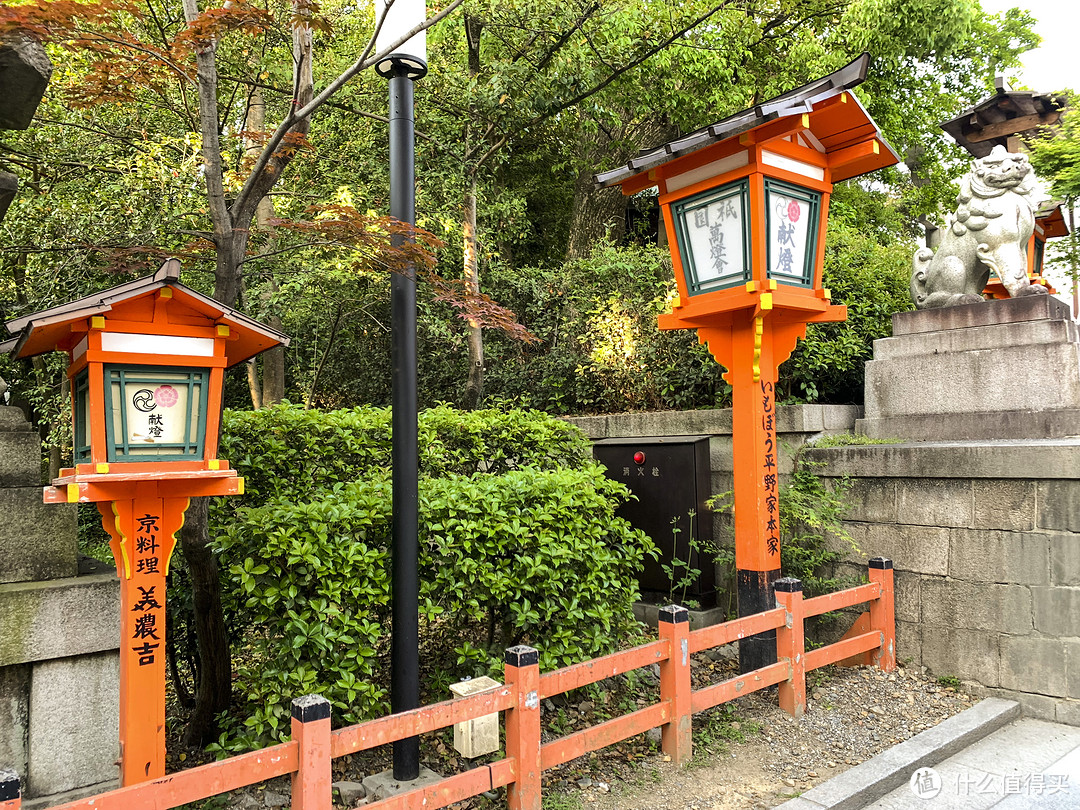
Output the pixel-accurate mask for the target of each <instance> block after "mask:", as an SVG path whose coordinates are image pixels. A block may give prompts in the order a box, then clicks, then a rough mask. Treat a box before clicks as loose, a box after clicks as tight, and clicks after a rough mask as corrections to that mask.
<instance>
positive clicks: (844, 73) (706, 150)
mask: <svg viewBox="0 0 1080 810" xmlns="http://www.w3.org/2000/svg"><path fill="white" fill-rule="evenodd" d="M868 67H869V55H867V54H863V55H862V56H861V57H859V58H858V59H856V60H855V61H853V62H852V63H851V64H849V65H847V66H846V67H844V68H842V69H840V70H838V71H836V72H835V73H833V74H830V75H829V76H825V77H823V78H821V79H819V80H817V81H815V82H811V83H810V84H808V85H805V86H803V87H800V88H797V89H795V90H792V91H790V92H788V93H785V94H784V95H782V96H778V97H777V98H774V99H770V100H768V101H766V102H763V103H761V104H759V105H757V106H755V107H754V108H753V109H750V110H744V111H743V112H740V113H736V114H735V115H732V116H730V117H728V118H726V119H724V120H722V121H719V122H717V123H715V124H712V125H711V126H708V127H705V128H703V129H701V130H698V131H697V132H694V133H691V134H690V135H687V136H686V137H683V138H680V139H678V140H675V141H671V142H670V143H667V144H664V145H663V146H660V147H657V148H656V149H653V150H650V151H646V152H643V153H641V154H639V155H637V156H636V157H634V158H633V159H631V161H630V162H629V163H628V164H627V165H626V166H621V167H619V168H617V169H613V170H611V171H608V172H602V173H600V174H598V175H596V177H595V180H596V184H597V185H598V186H600V187H605V186H612V185H619V186H620V187H621V188H622V191H623V193H624V194H636V193H638V192H640V191H644V190H646V189H649V188H653V187H655V188H657V190H658V191H659V202H660V209H661V212H662V214H663V221H664V227H665V228H666V231H667V236H668V245H669V246H670V248H671V252H672V262H673V264H674V268H675V280H676V283H677V285H678V288H679V302H678V304H677V305H676V306H675V307H673V310H672V312H670V313H666V314H663V315H661V316H660V317H659V325H660V328H661V329H696V330H697V331H698V338H699V339H700V340H701V341H702V342H703V343H707V344H708V347H709V351H710V352H711V353H712V355H713V356H714V357H715V358H716V360H717V361H718V362H719V363H720V364H721V365H723V366H724V367H725V368H726V369H727V371H726V373H725V374H724V378H725V379H726V380H727V381H728V382H729V383H730V384H731V387H732V432H733V455H734V473H735V485H734V510H735V514H734V522H735V568H736V580H737V584H738V604H739V615H740V616H748V615H752V614H754V613H759V612H761V611H764V610H768V609H770V608H772V607H774V606H775V599H774V597H773V593H772V585H773V583H774V582H775V581H776V580H777V579H778V578H779V576H780V516H779V490H778V487H779V476H780V464H779V448H778V447H777V444H776V383H777V373H778V368H779V366H780V364H781V363H783V362H784V360H786V359H787V358H788V357H789V356H790V354H791V352H792V350H793V349H794V348H795V344H796V342H797V341H798V340H799V338H802V337H805V335H806V325H807V324H809V323H822V322H828V321H842V320H844V319H845V318H846V317H847V310H846V308H845V307H843V306H836V305H833V304H832V302H831V301H830V296H829V291H828V290H827V289H825V288H824V287H823V285H822V266H823V264H824V257H825V225H826V219H827V211H828V207H829V196H830V193H831V191H832V184H833V183H835V182H837V181H839V180H845V179H848V178H851V177H857V176H859V175H861V174H865V173H867V172H870V171H873V170H875V169H879V168H883V167H885V166H890V165H893V164H894V163H897V162H898V161H899V156H898V155H897V154H896V153H895V152H894V151H893V150H892V149H891V148H890V147H889V146H888V144H886V143H885V141H884V140H883V139H882V138H881V135H880V133H879V132H878V130H877V126H876V125H875V124H874V122H873V120H872V119H871V118H870V116H869V115H868V114H867V112H866V110H864V109H863V108H862V105H860V104H859V102H858V100H857V99H856V98H855V97H854V96H853V95H852V94H851V93H850V92H849V90H850V88H852V87H854V86H856V85H858V84H859V83H861V82H862V81H863V80H864V79H865V77H866V73H867V69H868ZM775 660H776V634H775V631H774V632H770V633H767V634H762V635H761V636H759V637H756V638H753V639H744V640H742V641H741V642H740V647H739V664H740V668H741V669H742V671H743V672H749V671H752V670H755V669H759V668H760V667H762V666H766V665H768V664H770V663H773V662H775Z"/></svg>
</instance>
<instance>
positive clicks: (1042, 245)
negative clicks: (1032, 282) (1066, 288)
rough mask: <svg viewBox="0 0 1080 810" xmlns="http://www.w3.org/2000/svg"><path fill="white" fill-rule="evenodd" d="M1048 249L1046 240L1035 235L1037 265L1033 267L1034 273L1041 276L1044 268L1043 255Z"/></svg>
mask: <svg viewBox="0 0 1080 810" xmlns="http://www.w3.org/2000/svg"><path fill="white" fill-rule="evenodd" d="M1045 251H1046V242H1044V241H1043V240H1042V239H1039V238H1038V237H1035V267H1034V268H1032V275H1036V276H1041V275H1042V269H1043V256H1044V255H1045Z"/></svg>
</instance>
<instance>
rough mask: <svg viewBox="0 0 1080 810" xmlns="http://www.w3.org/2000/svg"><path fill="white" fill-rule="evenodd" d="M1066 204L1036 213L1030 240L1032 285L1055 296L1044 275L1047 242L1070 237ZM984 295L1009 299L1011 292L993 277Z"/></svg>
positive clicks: (1052, 206) (1052, 287) (1047, 206)
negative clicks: (1043, 288)
mask: <svg viewBox="0 0 1080 810" xmlns="http://www.w3.org/2000/svg"><path fill="white" fill-rule="evenodd" d="M1063 204H1064V203H1060V202H1049V203H1045V204H1044V205H1043V206H1042V207H1041V208H1039V210H1038V211H1036V212H1035V229H1034V231H1032V234H1031V239H1029V240H1028V249H1027V263H1028V278H1029V279H1031V283H1032V284H1042V285H1043V286H1044V287H1046V289H1047V291H1048V292H1049V293H1050V294H1051V295H1053V294H1054V293H1056V292H1057V290H1056V289H1055V288H1054V286H1053V285H1052V284H1051V283H1050V282H1049V281H1048V280H1047V279H1046V277H1045V276H1044V275H1043V259H1044V258H1045V256H1046V241H1047V240H1048V239H1057V238H1058V237H1061V236H1068V235H1069V226H1068V224H1067V223H1066V222H1065V215H1064V214H1063V213H1062V212H1061V206H1062V205H1063ZM983 295H985V296H987V297H989V298H994V299H1001V298H1009V297H1010V296H1009V291H1008V290H1006V289H1005V285H1004V284H1002V283H1001V279H999V278H998V277H997V276H994V275H991V278H990V280H989V281H988V282H987V283H986V287H985V288H984V289H983Z"/></svg>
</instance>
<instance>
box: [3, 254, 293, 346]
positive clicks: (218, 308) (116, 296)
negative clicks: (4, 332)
mask: <svg viewBox="0 0 1080 810" xmlns="http://www.w3.org/2000/svg"><path fill="white" fill-rule="evenodd" d="M179 279H180V262H179V261H178V260H177V259H167V260H166V261H165V263H164V264H163V265H162V266H161V268H160V269H159V270H158V271H157V272H156V273H154V274H153V275H151V276H144V277H143V278H138V279H135V280H133V281H128V282H125V283H123V284H118V285H116V286H115V287H110V288H109V289H107V290H103V291H101V292H98V293H94V294H93V295H88V296H85V297H84V298H79V299H78V300H76V301H72V302H70V303H67V304H61V305H59V306H55V307H50V308H49V309H44V310H42V311H41V312H34V313H32V314H30V315H23V316H21V317H18V318H12V319H11V320H9V321H7V323H6V324H5V325H6V326H7V329H8V332H9V333H11V334H13V335H15V337H14V338H12V339H11V340H8V341H5V342H4V343H0V351H4V352H8V353H10V354H11V355H12V356H13V357H34V356H35V355H39V354H44V353H45V352H51V351H66V350H68V349H69V348H70V345H69V344H70V343H71V341H72V339H73V336H74V335H75V334H76V333H80V334H81V333H82V332H85V327H83V328H81V329H75V328H73V327H76V326H78V325H80V324H84V323H85V322H86V321H87V319H88V318H91V317H93V316H95V315H101V316H104V315H108V314H109V313H110V312H113V313H123V311H124V310H130V309H131V308H132V307H133V306H134V305H136V302H137V301H138V299H140V298H144V297H148V296H152V295H153V294H154V293H156V292H157V291H158V290H160V289H162V288H165V287H169V288H171V289H172V293H173V296H172V299H173V303H172V304H171V305H170V306H171V307H174V308H175V309H176V313H175V315H174V316H173V317H174V318H177V319H178V320H180V321H187V322H188V323H189V324H191V325H204V324H225V325H227V326H228V327H229V339H228V340H227V341H226V343H225V360H226V367H232V366H235V365H236V364H237V363H242V362H244V361H245V360H247V359H249V358H251V357H254V356H255V355H257V354H259V353H261V352H264V351H266V350H267V349H272V348H274V347H275V346H288V345H289V337H288V336H287V335H285V334H283V333H282V332H279V331H277V330H276V329H272V328H270V327H269V326H266V325H265V324H261V323H259V322H258V321H256V320H254V319H253V318H249V317H248V316H247V315H244V314H243V313H242V312H238V311H236V310H235V309H232V308H231V307H227V306H225V305H223V304H222V303H220V302H219V301H215V300H214V299H213V298H210V297H209V296H206V295H203V294H202V293H200V292H196V291H195V290H193V289H191V288H190V287H186V286H184V285H183V284H181V283H180V281H179Z"/></svg>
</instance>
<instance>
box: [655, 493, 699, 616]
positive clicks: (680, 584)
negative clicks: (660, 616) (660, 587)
mask: <svg viewBox="0 0 1080 810" xmlns="http://www.w3.org/2000/svg"><path fill="white" fill-rule="evenodd" d="M687 517H688V518H689V530H688V532H687V538H686V542H687V549H688V551H689V552H690V553H691V554H692V553H693V552H695V551H700V550H701V549H700V547H699V544H698V541H697V539H696V538H695V536H694V518H695V517H697V513H696V512H695V511H694V510H693V509H691V510H690V511H689V512H687ZM681 533H682V529H681V528H679V517H678V515H676V516H675V517H673V518H672V519H671V557H670V559H671V563H670V564H668V563H661V564H660V568H661V569H663V571H664V574H665V575H667V578H668V584H669V588H668V604H677V605H685V606H686V607H696V605H690V604H687V601H686V592H687V590H688V589H689V588H690V586H691V585H693V584H694V583H695V582H697V581H698V578H699V577H700V576H701V569H700V568H693V567H692V566H691V565H690V561H689V560H688V559H687V560H680V559H679V558H678V557H677V556H676V553H677V552H676V549H678V547H679V535H680V534H681Z"/></svg>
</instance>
